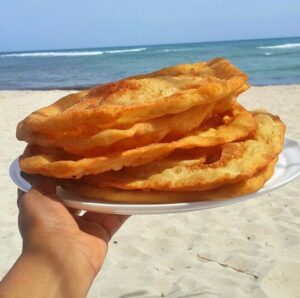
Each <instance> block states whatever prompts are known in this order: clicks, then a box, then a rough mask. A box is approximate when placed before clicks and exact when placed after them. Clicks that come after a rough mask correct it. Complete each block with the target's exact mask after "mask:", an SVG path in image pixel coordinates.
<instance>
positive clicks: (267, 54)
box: [265, 52, 273, 56]
mask: <svg viewBox="0 0 300 298" xmlns="http://www.w3.org/2000/svg"><path fill="white" fill-rule="evenodd" d="M265 55H266V56H270V55H273V53H272V52H265Z"/></svg>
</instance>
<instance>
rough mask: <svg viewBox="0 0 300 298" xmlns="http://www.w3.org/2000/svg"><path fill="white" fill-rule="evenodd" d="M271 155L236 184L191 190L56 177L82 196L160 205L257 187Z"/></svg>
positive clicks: (217, 197)
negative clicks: (136, 187) (122, 186)
mask: <svg viewBox="0 0 300 298" xmlns="http://www.w3.org/2000/svg"><path fill="white" fill-rule="evenodd" d="M276 162H277V158H275V159H274V160H273V161H272V162H271V163H270V164H269V165H268V166H267V167H266V168H265V169H263V170H261V171H259V172H257V173H256V174H255V175H254V176H252V177H251V178H249V179H246V180H243V181H241V182H238V183H236V184H230V185H225V186H222V187H219V188H217V189H212V190H206V191H191V192H176V191H174V192H168V191H142V190H121V189H117V188H100V187H96V186H92V185H88V184H85V183H82V182H79V181H76V180H59V181H58V183H59V184H60V185H61V186H62V187H63V188H64V189H65V190H67V191H69V192H71V193H74V194H76V195H80V196H83V197H86V198H92V199H96V200H104V201H110V202H122V203H132V204H151V203H152V204H162V203H175V202H193V201H205V200H220V199H228V198H233V197H237V196H243V195H246V194H249V193H252V192H255V191H257V190H259V189H260V188H261V187H263V186H264V184H265V182H266V181H267V180H268V179H270V178H271V177H272V175H273V173H274V166H275V164H276Z"/></svg>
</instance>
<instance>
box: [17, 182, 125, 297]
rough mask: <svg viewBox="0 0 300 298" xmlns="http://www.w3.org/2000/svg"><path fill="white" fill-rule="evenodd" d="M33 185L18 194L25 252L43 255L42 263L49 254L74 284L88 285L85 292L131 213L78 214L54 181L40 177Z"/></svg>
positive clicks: (50, 259) (49, 260)
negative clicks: (56, 187) (109, 245)
mask: <svg viewBox="0 0 300 298" xmlns="http://www.w3.org/2000/svg"><path fill="white" fill-rule="evenodd" d="M33 185H34V187H33V189H31V190H30V191H29V192H27V193H25V194H24V193H23V192H21V191H19V196H18V206H19V210H20V212H19V229H20V233H21V236H22V238H23V252H22V255H25V256H28V255H29V256H32V259H35V260H36V259H37V256H40V258H41V259H42V261H40V263H43V260H44V259H45V256H46V258H47V264H48V265H49V264H51V266H52V265H53V266H54V267H55V268H57V269H58V274H59V275H61V276H63V277H64V278H65V279H66V280H72V287H74V286H75V287H76V286H80V287H85V289H82V290H81V292H82V293H84V291H87V290H88V288H89V287H90V284H91V282H92V280H93V278H94V277H95V276H96V274H97V273H98V271H99V270H100V268H101V266H102V264H103V261H104V258H105V256H106V253H107V249H108V242H109V240H110V239H111V237H112V236H113V235H114V233H115V232H116V231H117V230H118V229H119V228H120V227H121V226H122V224H123V223H124V221H125V220H126V219H127V217H128V216H122V215H110V214H99V213H93V212H86V213H85V214H84V215H82V216H78V215H76V213H75V212H74V211H73V212H72V210H71V213H70V210H68V209H67V208H66V207H65V206H64V205H63V204H62V203H61V201H60V200H59V198H58V197H57V195H56V193H55V185H54V184H53V182H51V181H50V180H47V179H45V178H39V179H38V180H37V181H36V180H35V181H34V182H33ZM22 255H21V258H22ZM48 265H47V266H48ZM55 270H56V269H55ZM76 281H77V282H76ZM77 293H78V291H77Z"/></svg>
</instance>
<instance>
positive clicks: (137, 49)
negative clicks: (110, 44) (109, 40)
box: [104, 48, 147, 54]
mask: <svg viewBox="0 0 300 298" xmlns="http://www.w3.org/2000/svg"><path fill="white" fill-rule="evenodd" d="M146 49H147V48H136V49H124V50H110V51H104V53H108V54H116V53H127V52H140V51H145V50H146Z"/></svg>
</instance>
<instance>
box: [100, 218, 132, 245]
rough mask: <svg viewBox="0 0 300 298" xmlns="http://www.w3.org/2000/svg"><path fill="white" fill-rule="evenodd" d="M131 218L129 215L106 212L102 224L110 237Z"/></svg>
mask: <svg viewBox="0 0 300 298" xmlns="http://www.w3.org/2000/svg"><path fill="white" fill-rule="evenodd" d="M128 218H129V215H114V214H106V215H105V217H104V218H103V220H102V222H101V225H102V226H103V227H104V228H105V230H106V231H107V234H108V235H109V239H111V238H112V236H113V235H114V234H115V233H116V232H117V231H118V230H119V229H120V227H121V226H122V225H123V223H124V222H125V221H126V220H127V219H128Z"/></svg>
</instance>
